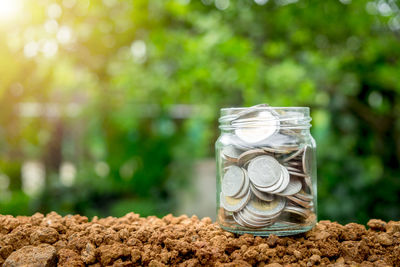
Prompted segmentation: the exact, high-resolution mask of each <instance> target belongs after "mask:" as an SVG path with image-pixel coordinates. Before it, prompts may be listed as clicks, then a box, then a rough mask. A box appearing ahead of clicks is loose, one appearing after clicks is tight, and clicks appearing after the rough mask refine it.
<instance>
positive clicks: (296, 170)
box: [285, 166, 301, 172]
mask: <svg viewBox="0 0 400 267" xmlns="http://www.w3.org/2000/svg"><path fill="white" fill-rule="evenodd" d="M285 167H286V169H287V170H288V171H292V172H301V170H299V169H297V168H294V167H291V166H285Z"/></svg>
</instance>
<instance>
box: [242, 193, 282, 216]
mask: <svg viewBox="0 0 400 267" xmlns="http://www.w3.org/2000/svg"><path fill="white" fill-rule="evenodd" d="M285 204H286V200H285V199H284V198H283V197H276V198H275V199H274V200H273V201H269V202H267V201H262V200H260V199H258V198H252V199H251V200H250V201H249V202H248V203H247V205H246V209H247V210H248V211H249V212H250V213H252V214H254V215H257V216H261V217H268V216H273V215H276V214H277V213H279V212H281V211H282V210H283V208H284V207H285Z"/></svg>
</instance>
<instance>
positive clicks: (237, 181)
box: [221, 166, 245, 197]
mask: <svg viewBox="0 0 400 267" xmlns="http://www.w3.org/2000/svg"><path fill="white" fill-rule="evenodd" d="M244 176H245V174H244V172H243V170H242V169H241V168H240V167H237V166H231V167H229V169H228V171H227V172H226V173H225V175H224V177H223V178H222V186H221V190H222V193H223V194H224V195H225V196H227V197H233V196H235V195H237V194H238V193H239V192H240V191H241V189H242V187H243V184H244V182H245V177H244Z"/></svg>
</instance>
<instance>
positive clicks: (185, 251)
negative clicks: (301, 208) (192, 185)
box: [0, 212, 400, 266]
mask: <svg viewBox="0 0 400 267" xmlns="http://www.w3.org/2000/svg"><path fill="white" fill-rule="evenodd" d="M368 228H369V229H368V230H367V229H366V228H365V227H364V226H362V225H359V224H355V223H350V224H347V225H344V226H343V225H340V224H338V223H332V222H329V221H321V222H319V223H318V224H317V226H316V227H315V228H314V229H313V230H311V231H310V232H308V233H305V234H301V235H297V236H293V237H277V236H275V235H271V236H269V237H265V238H262V237H254V236H252V235H249V234H245V235H241V236H238V235H235V234H232V233H229V232H226V231H224V230H222V229H221V228H219V227H218V225H216V224H215V223H212V222H211V220H210V219H209V218H204V219H201V220H199V219H198V218H197V217H195V216H194V217H191V218H188V217H187V216H180V217H173V216H172V215H167V216H165V217H164V218H162V219H158V218H156V217H153V216H150V217H147V218H140V217H139V215H137V214H134V213H129V214H127V215H126V216H124V217H122V218H111V217H109V218H105V219H98V218H97V217H95V218H94V219H93V220H92V221H91V222H89V220H88V219H87V218H86V217H83V216H79V215H75V216H66V217H61V216H60V215H58V214H56V213H54V212H53V213H50V214H48V215H47V216H43V215H42V214H35V215H33V216H32V217H16V218H14V217H12V216H2V215H0V265H2V264H3V266H55V265H58V266H143V265H147V266H165V265H174V266H199V265H212V266H315V265H321V266H326V265H328V266H329V265H330V266H348V265H355V266H357V265H362V266H400V238H399V237H400V222H388V223H385V222H383V221H381V220H370V221H369V222H368Z"/></svg>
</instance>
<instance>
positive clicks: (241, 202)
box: [220, 190, 251, 212]
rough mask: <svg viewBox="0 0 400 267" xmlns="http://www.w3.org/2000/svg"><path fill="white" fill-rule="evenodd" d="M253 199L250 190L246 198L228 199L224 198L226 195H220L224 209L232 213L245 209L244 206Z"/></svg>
mask: <svg viewBox="0 0 400 267" xmlns="http://www.w3.org/2000/svg"><path fill="white" fill-rule="evenodd" d="M250 197H251V193H250V190H249V191H248V192H247V195H246V196H244V197H243V198H233V197H227V196H224V194H223V193H222V192H221V194H220V201H221V203H222V205H221V206H222V207H223V208H224V209H225V210H226V211H230V212H235V211H239V210H241V209H243V207H244V206H246V204H247V203H248V202H249V200H250Z"/></svg>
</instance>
